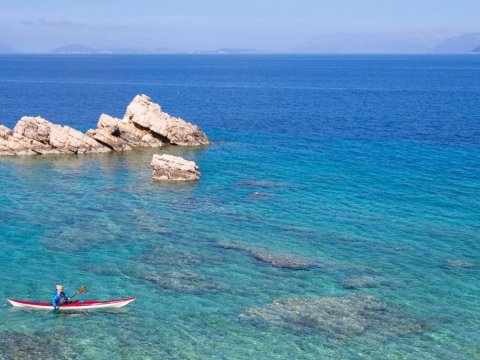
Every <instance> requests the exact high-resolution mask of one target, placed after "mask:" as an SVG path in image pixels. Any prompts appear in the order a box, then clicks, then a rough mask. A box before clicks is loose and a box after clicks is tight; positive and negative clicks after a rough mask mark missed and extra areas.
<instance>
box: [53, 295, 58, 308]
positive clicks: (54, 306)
mask: <svg viewBox="0 0 480 360" xmlns="http://www.w3.org/2000/svg"><path fill="white" fill-rule="evenodd" d="M58 300H60V295H59V294H58V293H55V296H54V298H53V301H52V306H53V308H54V309H55V308H56V307H57V302H58Z"/></svg>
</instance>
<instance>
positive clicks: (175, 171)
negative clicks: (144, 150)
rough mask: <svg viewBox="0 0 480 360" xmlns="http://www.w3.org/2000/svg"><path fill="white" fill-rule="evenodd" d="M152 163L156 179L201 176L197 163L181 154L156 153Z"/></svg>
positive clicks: (179, 179)
mask: <svg viewBox="0 0 480 360" xmlns="http://www.w3.org/2000/svg"><path fill="white" fill-rule="evenodd" d="M150 165H151V166H152V167H153V175H152V176H153V178H154V179H155V180H168V181H188V180H198V179H199V178H200V171H199V170H198V166H197V164H196V163H195V162H194V161H188V160H185V159H184V158H181V157H179V156H173V155H167V154H163V155H157V154H155V155H153V158H152V162H151V164H150Z"/></svg>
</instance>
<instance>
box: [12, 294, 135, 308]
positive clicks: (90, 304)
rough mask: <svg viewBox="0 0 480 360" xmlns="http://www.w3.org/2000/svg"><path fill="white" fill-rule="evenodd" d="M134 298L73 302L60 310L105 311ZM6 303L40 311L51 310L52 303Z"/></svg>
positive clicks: (125, 303)
mask: <svg viewBox="0 0 480 360" xmlns="http://www.w3.org/2000/svg"><path fill="white" fill-rule="evenodd" d="M134 300H135V298H134V297H132V298H125V299H116V300H108V301H100V300H85V301H75V302H72V303H69V304H63V305H62V306H61V307H60V309H61V310H62V311H64V310H93V309H107V308H120V307H123V306H125V305H128V304H130V303H131V302H132V301H134ZM7 301H8V302H9V303H10V304H12V306H14V307H18V308H29V309H41V310H53V306H52V303H49V302H44V301H43V302H42V301H26V300H14V299H7Z"/></svg>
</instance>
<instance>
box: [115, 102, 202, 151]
mask: <svg viewBox="0 0 480 360" xmlns="http://www.w3.org/2000/svg"><path fill="white" fill-rule="evenodd" d="M123 121H125V122H127V123H131V124H135V125H136V126H138V127H141V128H143V129H148V130H150V131H151V132H153V133H155V134H157V135H159V136H161V137H164V138H165V139H168V142H169V143H171V144H174V145H184V146H185V145H188V146H199V145H207V144H209V141H208V139H207V137H206V135H205V134H204V133H203V132H202V131H201V130H200V128H199V127H198V126H196V125H193V124H191V123H189V122H186V121H185V120H182V119H180V118H176V117H173V116H170V115H169V114H167V113H166V112H163V111H162V109H161V107H160V105H159V104H156V103H154V102H152V101H151V99H150V98H149V97H148V96H146V95H137V96H135V98H134V99H133V101H132V102H131V103H130V105H128V107H127V111H126V113H125V116H124V117H123Z"/></svg>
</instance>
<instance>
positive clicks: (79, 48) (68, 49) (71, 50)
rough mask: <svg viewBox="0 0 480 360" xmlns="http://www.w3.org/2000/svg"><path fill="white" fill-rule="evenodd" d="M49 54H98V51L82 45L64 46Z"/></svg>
mask: <svg viewBox="0 0 480 360" xmlns="http://www.w3.org/2000/svg"><path fill="white" fill-rule="evenodd" d="M49 53H50V54H99V53H101V51H100V50H98V49H95V48H92V47H90V46H84V45H65V46H60V47H57V48H55V49H52V50H50V51H49Z"/></svg>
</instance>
